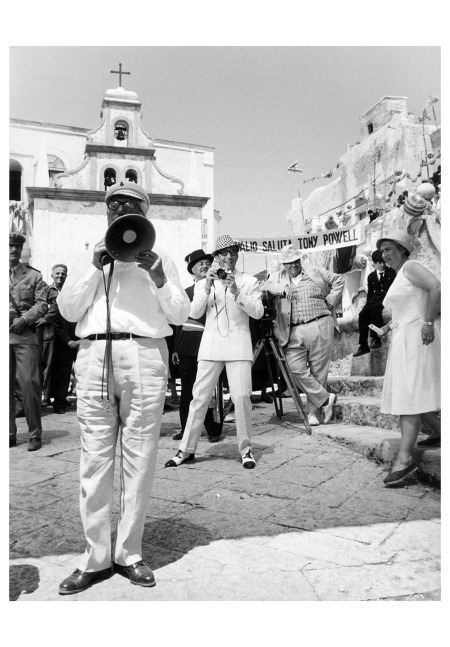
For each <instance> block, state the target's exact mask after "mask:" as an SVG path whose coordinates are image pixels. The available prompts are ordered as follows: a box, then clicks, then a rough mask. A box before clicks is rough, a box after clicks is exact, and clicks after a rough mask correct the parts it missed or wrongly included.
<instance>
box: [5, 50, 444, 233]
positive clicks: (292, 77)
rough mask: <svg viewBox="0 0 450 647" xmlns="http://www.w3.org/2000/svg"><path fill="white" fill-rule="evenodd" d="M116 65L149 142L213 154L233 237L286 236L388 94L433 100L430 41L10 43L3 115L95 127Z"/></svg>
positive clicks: (434, 60)
mask: <svg viewBox="0 0 450 647" xmlns="http://www.w3.org/2000/svg"><path fill="white" fill-rule="evenodd" d="M119 63H122V69H123V70H124V71H129V72H131V75H130V76H128V75H127V76H123V77H122V78H123V81H122V85H123V87H125V88H126V89H128V90H133V91H135V92H137V94H138V96H139V99H140V100H141V102H142V115H143V118H142V125H143V127H144V129H145V130H146V131H147V132H148V133H149V134H150V135H151V136H152V137H154V138H156V139H168V140H173V141H182V142H187V143H191V144H201V145H205V146H211V147H213V148H214V151H215V155H214V157H215V176H214V177H215V179H214V184H215V197H214V201H215V208H216V209H218V210H219V212H220V215H221V217H222V221H221V233H229V234H231V235H232V236H236V237H257V236H259V237H266V236H283V235H284V234H286V233H287V223H286V215H287V213H288V211H289V210H290V209H291V205H292V200H293V199H294V198H296V197H297V196H298V192H300V195H301V196H302V198H303V199H305V198H306V197H307V196H308V194H309V193H310V192H311V191H312V190H313V189H315V188H317V187H318V186H321V184H323V183H324V181H323V180H322V181H315V182H311V183H308V184H304V183H303V180H305V179H307V178H309V177H312V176H315V175H318V174H320V173H325V172H326V171H328V170H329V169H333V168H334V167H335V166H336V163H337V161H338V159H339V157H340V156H342V155H343V154H345V153H346V151H347V146H348V144H353V143H355V142H356V141H359V140H360V139H361V137H360V132H359V117H360V116H361V115H362V114H363V113H364V112H366V111H367V110H368V109H369V108H371V107H372V106H373V105H374V104H375V103H376V102H377V101H378V100H379V99H381V98H382V97H383V96H385V95H398V96H405V97H407V98H408V102H407V105H408V109H409V110H412V111H414V112H415V114H416V115H419V114H420V112H421V109H422V108H423V106H424V105H425V102H426V101H427V99H428V98H429V96H430V94H431V95H432V96H437V97H438V98H439V99H440V48H439V47H432V46H426V47H421V46H414V47H407V46H395V47H394V46H382V47H377V46H370V47H360V46H338V47H327V46H306V47H302V46H298V47H292V46H286V47H279V46H274V47H268V46H239V47H236V46H223V47H222V46H220V47H208V46H189V47H185V46H179V47H177V46H163V47H161V46H149V47H130V46H121V47H111V46H100V47H97V46H88V45H85V46H81V47H61V46H43V45H40V46H12V47H11V48H10V116H11V117H12V118H17V119H28V120H34V121H44V122H50V123H57V124H64V125H70V126H79V127H83V128H89V129H92V128H96V127H98V126H99V124H100V107H101V102H102V99H103V96H104V93H105V91H106V90H107V89H109V88H115V87H117V86H118V75H117V74H111V73H110V72H111V70H118V64H119ZM440 105H441V104H440V102H439V103H437V104H435V107H436V109H437V116H438V121H439V119H440ZM294 161H298V167H299V168H301V169H302V171H303V173H302V174H300V173H288V171H287V169H288V167H289V166H290V165H291V164H292V163H293V162H294ZM325 183H326V181H325Z"/></svg>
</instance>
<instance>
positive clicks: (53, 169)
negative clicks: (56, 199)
mask: <svg viewBox="0 0 450 647" xmlns="http://www.w3.org/2000/svg"><path fill="white" fill-rule="evenodd" d="M47 163H48V177H49V186H56V183H55V179H56V176H57V175H58V174H59V173H64V171H65V170H66V167H65V166H64V162H63V161H62V160H60V159H59V157H56V155H47Z"/></svg>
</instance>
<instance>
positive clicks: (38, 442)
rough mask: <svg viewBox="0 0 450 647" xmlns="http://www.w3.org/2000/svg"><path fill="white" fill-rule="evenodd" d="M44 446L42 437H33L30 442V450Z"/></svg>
mask: <svg viewBox="0 0 450 647" xmlns="http://www.w3.org/2000/svg"><path fill="white" fill-rule="evenodd" d="M41 447H42V440H41V439H40V438H32V439H31V440H30V442H29V443H28V451H29V452H35V451H36V450H37V449H40V448H41Z"/></svg>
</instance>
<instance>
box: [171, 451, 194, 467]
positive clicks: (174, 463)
mask: <svg viewBox="0 0 450 647" xmlns="http://www.w3.org/2000/svg"><path fill="white" fill-rule="evenodd" d="M193 461H195V454H188V455H187V456H186V457H185V458H183V452H182V451H181V449H179V450H178V451H177V453H176V454H175V456H174V457H173V458H171V459H170V460H169V461H167V463H166V464H165V465H164V467H178V465H181V463H192V462H193Z"/></svg>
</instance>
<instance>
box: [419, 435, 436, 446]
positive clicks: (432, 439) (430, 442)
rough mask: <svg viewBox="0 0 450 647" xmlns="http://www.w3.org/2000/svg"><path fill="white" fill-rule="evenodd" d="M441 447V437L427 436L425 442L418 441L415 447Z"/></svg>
mask: <svg viewBox="0 0 450 647" xmlns="http://www.w3.org/2000/svg"><path fill="white" fill-rule="evenodd" d="M440 446H441V437H440V436H428V438H425V440H419V442H418V443H417V447H440Z"/></svg>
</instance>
